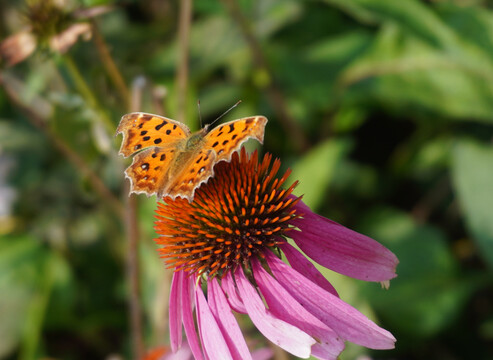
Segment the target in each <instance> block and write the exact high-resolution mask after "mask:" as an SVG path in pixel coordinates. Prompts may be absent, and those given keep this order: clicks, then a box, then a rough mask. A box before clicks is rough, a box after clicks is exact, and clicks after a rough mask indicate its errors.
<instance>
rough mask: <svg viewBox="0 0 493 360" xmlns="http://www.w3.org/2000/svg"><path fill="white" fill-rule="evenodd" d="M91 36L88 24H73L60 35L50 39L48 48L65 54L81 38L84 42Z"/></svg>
mask: <svg viewBox="0 0 493 360" xmlns="http://www.w3.org/2000/svg"><path fill="white" fill-rule="evenodd" d="M91 35H92V28H91V25H90V24H89V23H75V24H73V25H70V26H69V27H68V28H66V29H65V30H63V31H62V32H61V33H59V34H57V35H55V36H53V37H51V39H50V48H51V50H53V51H56V52H59V53H62V54H63V53H66V52H67V51H68V49H70V48H71V47H72V46H73V45H74V44H75V43H76V42H77V40H78V39H79V36H82V37H83V39H84V40H89V39H90V38H91Z"/></svg>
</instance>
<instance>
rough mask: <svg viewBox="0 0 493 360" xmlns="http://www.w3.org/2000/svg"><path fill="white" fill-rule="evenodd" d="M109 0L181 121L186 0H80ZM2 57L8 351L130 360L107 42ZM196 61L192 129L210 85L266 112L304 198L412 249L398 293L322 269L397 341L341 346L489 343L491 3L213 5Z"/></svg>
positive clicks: (146, 274) (162, 284) (151, 265)
mask: <svg viewBox="0 0 493 360" xmlns="http://www.w3.org/2000/svg"><path fill="white" fill-rule="evenodd" d="M231 2H234V3H236V4H238V5H239V8H240V10H241V13H242V14H243V17H244V18H245V20H246V24H247V25H248V26H247V29H249V31H250V34H251V35H253V39H254V42H255V45H256V46H253V47H252V44H251V43H248V42H247V41H246V38H245V29H244V28H242V27H241V26H240V24H239V22H238V18H237V17H235V16H233V15H232V13H231V11H229V10H228V7H227V6H226V5H225V4H226V3H231ZM94 5H115V8H114V9H113V10H112V11H111V12H110V13H108V14H105V15H102V16H100V17H98V18H97V19H95V23H96V24H97V26H98V29H99V32H100V34H101V35H102V37H103V39H104V40H105V41H106V43H107V45H108V48H109V50H110V53H111V55H112V57H113V59H114V61H115V63H116V65H117V67H118V68H119V70H120V71H121V73H122V74H123V78H124V80H125V83H126V84H127V86H128V87H131V86H132V84H134V83H135V79H136V78H137V77H139V76H144V77H145V79H146V84H145V86H144V91H143V99H142V105H141V108H140V110H142V111H147V112H154V113H159V112H162V113H163V115H166V116H169V117H172V118H173V117H174V116H176V114H177V112H178V109H177V106H178V102H177V97H178V94H177V93H178V88H177V86H176V72H177V61H178V59H179V49H180V46H179V45H180V44H178V42H177V28H178V10H179V2H178V1H157V0H146V1H136V0H135V1H130V0H129V1H122V2H120V1H111V0H84V1H81V2H80V3H77V2H75V1H74V2H72V4H71V6H72V7H74V6H75V7H79V6H80V7H90V6H94ZM23 11H25V4H24V3H23V2H21V1H13V0H10V1H2V2H1V3H0V19H1V20H0V38H1V39H3V38H6V37H7V36H8V35H11V34H13V33H15V32H17V31H20V29H21V28H22V24H23V22H22V21H23V20H22V16H21V15H20V14H21V13H22V12H23ZM259 56H260V57H261V58H263V59H264V62H265V63H264V64H262V63H259V62H258V61H257V60H256V59H258V57H259ZM0 65H1V66H2V70H1V73H0V80H1V84H2V85H3V86H2V88H0V319H1V320H0V339H1V340H0V358H5V359H14V358H18V359H35V358H42V357H48V356H49V357H51V358H59V359H88V358H107V357H108V356H109V355H110V354H121V355H122V356H123V357H127V358H128V357H129V354H130V346H131V345H130V338H129V323H128V315H127V312H128V311H127V306H126V305H127V304H126V303H127V301H128V287H127V283H126V280H125V253H126V248H127V244H126V238H125V226H124V225H125V222H124V221H122V217H121V214H119V213H118V211H117V210H115V207H114V206H113V205H112V204H111V197H113V198H114V199H117V203H120V204H124V203H125V199H126V197H127V190H126V188H125V186H124V176H123V169H124V168H125V165H126V163H124V162H123V161H122V159H120V158H119V157H118V155H117V152H118V148H119V144H120V140H121V139H120V138H117V139H114V138H113V131H114V129H116V126H117V124H118V121H119V119H120V117H121V116H122V115H123V114H124V113H126V112H128V111H129V108H128V106H127V104H126V103H125V101H124V99H122V96H121V92H119V89H118V87H117V86H115V83H114V81H112V80H113V79H112V78H111V76H110V75H109V73H108V71H107V68H106V67H105V64H104V62H103V61H102V58H101V57H100V53H99V52H98V51H97V47H96V46H95V42H94V41H88V42H79V43H77V44H76V45H75V46H74V47H73V48H71V49H70V50H69V52H68V53H67V54H66V55H60V54H56V53H54V52H53V51H51V50H49V49H46V48H39V49H38V51H37V52H36V53H35V54H34V55H32V56H30V57H29V58H28V59H27V60H26V61H24V62H22V63H20V64H18V65H16V66H13V67H9V68H8V67H7V66H5V64H0ZM189 70H190V78H189V82H188V93H187V99H186V103H187V109H186V110H187V116H186V120H187V123H188V124H189V125H190V126H191V127H192V128H197V127H198V126H199V125H198V121H197V119H198V116H197V111H196V102H197V100H198V99H200V101H201V105H202V108H201V110H202V116H203V118H204V119H208V120H209V121H210V120H212V119H214V118H215V117H216V116H217V115H219V114H221V113H222V112H223V111H224V110H225V109H227V108H228V107H229V106H231V105H232V104H233V103H235V102H236V101H237V100H238V99H241V100H242V101H243V103H242V104H241V106H239V107H237V108H236V109H234V110H233V111H232V114H228V115H227V118H228V119H233V118H237V117H242V116H249V115H254V114H262V115H265V116H267V117H268V118H269V123H268V125H267V129H266V135H265V143H264V146H263V147H262V151H264V152H267V151H268V152H271V153H273V154H274V155H275V156H277V157H280V158H281V160H282V161H283V166H284V167H285V168H287V167H288V166H289V167H291V168H292V169H293V175H292V177H291V179H292V180H293V181H294V180H300V185H299V186H298V188H297V189H296V193H297V194H298V195H301V194H304V199H305V201H306V202H307V204H309V205H310V206H311V207H312V208H313V209H314V210H317V211H318V212H319V213H320V214H323V215H324V216H327V217H330V218H332V219H334V220H336V221H338V222H340V223H342V224H344V225H346V226H348V227H351V228H354V229H356V230H359V231H361V232H364V233H366V234H368V235H370V236H373V237H374V238H375V239H377V240H378V241H380V242H382V243H383V244H385V245H386V246H387V247H389V248H390V249H391V250H392V251H394V252H395V253H396V254H397V256H398V257H399V259H400V264H399V267H398V269H397V272H398V275H399V276H398V278H397V279H395V280H393V281H392V282H391V286H390V289H389V290H388V291H385V290H382V289H381V288H380V287H379V286H378V285H376V284H363V283H361V282H357V281H354V280H351V279H346V278H342V277H340V276H337V275H334V274H331V273H330V272H326V273H327V276H328V277H329V278H331V280H332V281H334V283H335V285H336V287H337V288H338V290H340V294H341V297H342V298H343V299H344V300H346V301H348V302H349V303H351V304H354V305H355V306H357V307H358V308H362V309H365V310H364V311H365V312H366V313H367V314H368V315H369V316H371V317H373V318H374V319H375V320H376V321H378V322H379V323H380V324H381V325H382V326H383V327H385V328H387V329H389V330H390V331H391V332H392V333H394V335H395V336H396V337H397V339H398V341H397V346H396V349H395V350H392V351H380V352H371V351H369V350H367V349H362V348H359V347H355V346H349V348H348V350H347V351H346V352H345V353H343V355H342V357H341V358H342V359H352V358H355V357H357V356H358V355H362V354H370V356H374V357H375V358H393V359H491V358H493V350H492V347H491V345H492V342H493V288H492V280H493V274H492V270H493V211H492V205H493V143H492V140H493V11H492V10H491V8H490V7H489V3H488V1H486V0H485V1H480V0H469V1H463V0H448V1H447V0H442V1H432V2H427V1H418V0H399V1H388V0H387V1H386V0H325V1H300V0H284V1H278V0H277V1H276V0H262V1H253V0H232V1H222V2H218V1H214V0H200V1H196V2H195V3H194V8H193V22H192V26H191V33H190V61H189ZM120 90H121V89H120ZM12 91H13V92H14V93H15V94H17V95H16V96H17V99H13V98H12ZM273 93H275V94H277V96H280V97H281V100H280V101H279V98H276V96H272V94H273ZM276 99H277V100H276ZM279 109H281V110H282V111H284V112H285V114H288V115H289V118H284V117H282V116H280V114H281V113H282V112H280V110H279ZM40 121H41V123H40ZM289 121H292V122H294V123H295V124H296V125H297V126H298V127H299V129H298V130H296V132H294V131H293V130H289V129H290V128H289V124H288V126H287V125H286V124H287V123H288V122H289ZM40 124H41V126H40ZM300 137H301V138H302V139H304V141H305V145H304V146H299V144H298V143H297V140H296V138H300ZM60 141H61V142H62V145H63V146H66V148H65V150H64V148H63V146H61V145H60ZM67 149H68V150H67ZM72 153H75V154H76V155H77V156H78V158H79V160H80V161H79V162H78V161H74V159H73V157H71V155H70V154H72ZM81 162H82V164H83V165H84V166H87V169H89V172H87V171H85V170H84V169H83V167H81ZM87 169H86V170H87ZM91 172H92V174H93V175H94V174H95V175H96V177H97V178H98V179H99V180H101V181H102V183H103V184H104V186H105V187H106V189H107V190H108V191H109V194H110V197H108V196H105V195H104V194H103V193H101V192H100V191H98V190H97V189H96V187H95V184H94V181H93V180H94V179H91V175H90V173H91ZM154 208H155V199H153V198H151V199H145V198H144V196H140V197H139V207H138V209H139V213H138V218H139V224H140V226H141V229H140V239H141V243H140V247H141V251H140V254H139V255H140V259H141V264H142V271H141V278H142V279H141V280H142V281H141V286H142V289H141V290H142V296H143V304H144V325H145V326H144V327H145V335H146V336H145V339H146V346H147V347H151V346H154V345H157V344H160V343H163V342H166V338H167V335H166V326H165V314H166V298H167V291H168V290H167V287H168V286H169V284H168V283H167V282H166V280H165V279H168V280H169V274H168V273H166V272H165V271H164V266H163V265H162V264H161V262H160V260H159V259H158V257H157V254H156V252H155V251H154V247H155V246H154V244H153V242H152V238H153V237H154V233H153V228H152V223H153V211H154ZM163 324H164V325H163ZM163 329H164V330H163Z"/></svg>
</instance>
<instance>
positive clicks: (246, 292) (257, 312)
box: [235, 267, 315, 358]
mask: <svg viewBox="0 0 493 360" xmlns="http://www.w3.org/2000/svg"><path fill="white" fill-rule="evenodd" d="M235 278H236V284H237V285H238V292H239V293H240V296H241V298H242V300H243V304H244V305H245V307H246V310H247V312H248V315H249V316H250V319H251V320H252V322H253V323H254V324H255V326H256V327H257V329H259V331H260V332H261V333H262V334H263V335H264V336H265V337H266V338H267V339H269V340H270V341H272V342H273V343H274V344H276V345H278V346H280V347H281V348H283V349H284V350H286V351H287V352H289V353H291V354H293V355H295V356H298V357H301V358H308V357H309V356H310V353H311V350H310V349H311V346H312V345H313V344H314V343H315V340H314V339H313V338H312V337H311V336H309V335H308V334H306V333H305V332H303V331H301V330H300V329H298V328H296V327H294V326H292V325H290V324H288V323H286V322H284V321H282V320H280V319H278V318H276V317H275V316H273V315H272V314H271V312H270V311H269V310H267V309H266V308H265V306H264V303H263V301H262V299H261V298H260V296H259V295H258V294H257V292H256V291H255V289H254V288H253V286H252V284H250V282H249V281H248V280H247V278H246V277H245V275H244V274H243V269H242V268H241V267H238V270H237V271H236V272H235Z"/></svg>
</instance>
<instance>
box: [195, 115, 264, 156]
mask: <svg viewBox="0 0 493 360" xmlns="http://www.w3.org/2000/svg"><path fill="white" fill-rule="evenodd" d="M266 124H267V118H265V117H264V116H250V117H246V118H242V119H238V120H233V121H230V122H227V123H225V124H222V125H220V126H218V127H216V128H214V129H213V130H212V131H211V132H209V133H208V134H207V135H206V136H205V141H206V145H205V148H206V149H212V150H214V151H215V153H216V155H217V156H216V163H217V162H219V161H223V160H226V161H229V160H231V156H232V154H233V153H234V152H235V151H236V150H238V149H239V148H240V146H241V144H243V143H244V142H245V141H247V140H248V139H250V138H254V139H257V140H258V141H259V142H260V143H261V144H262V143H263V142H264V132H265V125H266Z"/></svg>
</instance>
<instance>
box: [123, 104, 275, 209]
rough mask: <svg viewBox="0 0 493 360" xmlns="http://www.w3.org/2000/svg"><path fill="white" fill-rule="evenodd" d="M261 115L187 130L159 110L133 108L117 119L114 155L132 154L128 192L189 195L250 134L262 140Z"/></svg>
mask: <svg viewBox="0 0 493 360" xmlns="http://www.w3.org/2000/svg"><path fill="white" fill-rule="evenodd" d="M266 124H267V118H265V117H264V116H250V117H246V118H242V119H238V120H233V121H230V122H227V123H225V124H222V125H219V126H217V127H216V128H214V129H212V130H211V131H209V128H208V126H207V125H206V126H205V127H204V128H202V129H201V130H199V131H197V132H194V133H192V132H191V131H190V129H189V128H188V127H187V126H186V125H185V124H183V123H181V122H178V121H175V120H171V119H168V118H166V117H163V116H159V115H153V114H147V113H142V112H134V113H130V114H126V115H124V116H123V117H122V119H121V120H120V124H119V125H118V128H117V129H116V134H117V135H118V134H120V133H121V134H123V141H122V145H121V148H120V152H119V153H120V155H123V156H124V157H128V156H130V155H133V154H136V155H135V156H134V158H133V162H132V164H131V165H130V166H129V167H128V168H127V169H126V170H125V175H126V177H127V178H128V179H129V180H130V184H131V188H130V192H131V193H132V192H134V193H137V194H138V193H145V194H146V195H147V196H151V195H154V194H156V195H157V196H158V198H160V199H162V198H163V197H166V196H169V197H171V198H172V199H175V198H176V197H182V198H186V199H188V201H190V202H191V201H192V200H193V196H194V192H195V190H196V189H197V188H198V187H199V186H200V185H201V184H202V183H204V182H207V180H208V179H209V178H210V177H212V176H213V175H214V165H215V164H217V163H218V162H220V161H230V160H231V156H232V154H233V153H234V152H235V151H236V150H238V149H239V148H240V146H241V144H243V143H244V142H245V141H247V140H248V139H250V138H254V139H256V140H258V141H259V142H260V143H263V141H264V131H265V125H266Z"/></svg>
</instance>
